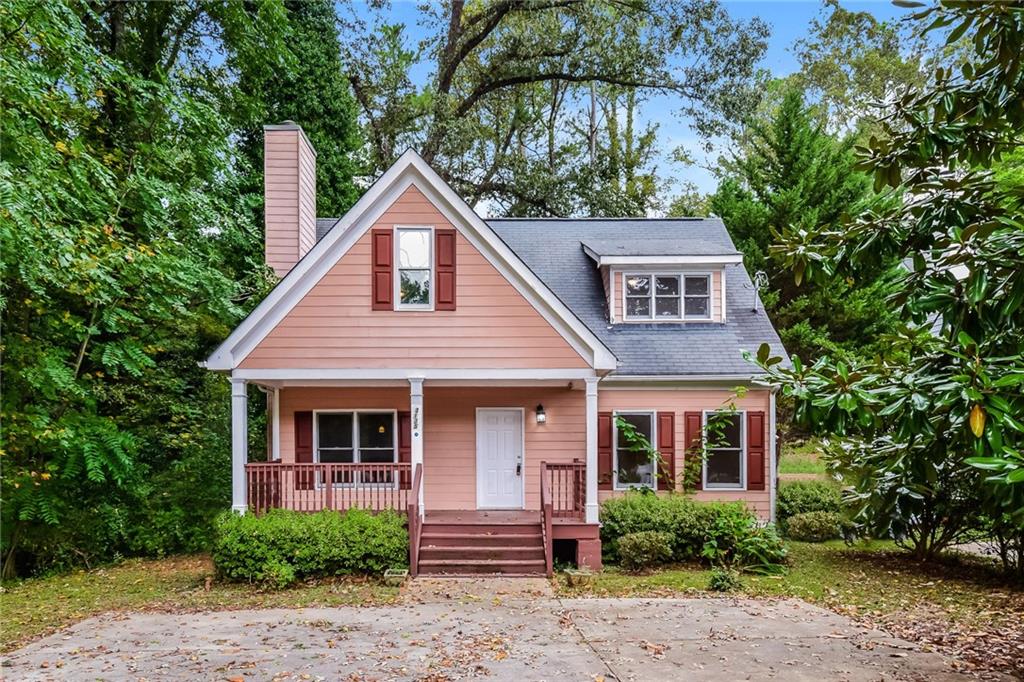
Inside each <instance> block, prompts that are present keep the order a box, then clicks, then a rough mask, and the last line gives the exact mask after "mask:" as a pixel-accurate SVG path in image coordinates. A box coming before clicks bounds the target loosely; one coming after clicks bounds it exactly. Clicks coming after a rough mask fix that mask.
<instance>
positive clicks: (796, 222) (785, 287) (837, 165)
mask: <svg viewBox="0 0 1024 682" xmlns="http://www.w3.org/2000/svg"><path fill="white" fill-rule="evenodd" d="M737 146H738V149H739V150H740V151H739V153H738V155H737V156H736V158H734V159H733V160H732V161H727V162H725V167H726V174H725V177H724V179H723V180H722V182H721V183H720V184H719V187H718V189H717V191H716V192H715V194H713V195H712V196H711V197H710V206H711V210H712V212H713V213H715V214H716V215H718V216H721V218H722V220H723V221H724V222H725V225H726V227H727V228H728V230H729V234H730V235H731V236H732V238H733V241H734V242H735V243H736V247H737V248H738V249H739V250H740V251H742V252H743V255H744V264H745V265H746V267H747V270H748V271H749V272H750V274H751V275H753V274H754V273H755V272H757V271H759V270H763V271H764V272H765V273H766V274H767V275H768V279H769V284H770V288H769V290H767V291H763V292H761V295H762V298H763V300H764V304H765V307H766V309H767V310H768V313H769V315H770V317H771V318H772V321H773V323H774V324H775V327H776V329H778V330H779V334H780V336H781V338H782V340H783V342H784V344H785V346H786V348H787V350H789V352H790V353H792V354H795V355H798V356H800V357H808V356H810V355H817V354H819V353H821V352H832V353H836V354H838V355H839V356H841V357H845V356H851V357H861V356H869V355H871V354H873V353H875V352H882V351H883V350H885V349H886V347H887V346H886V344H885V342H884V340H883V337H884V335H885V334H886V333H887V332H889V331H890V330H891V329H892V317H891V316H890V315H887V314H885V313H884V312H883V311H880V310H879V306H878V301H879V300H881V299H884V298H885V297H886V295H887V294H888V292H889V291H890V289H891V286H890V284H889V278H888V277H885V276H882V275H884V272H883V270H882V269H881V268H877V267H876V268H874V269H873V270H872V271H870V272H865V273H863V274H864V275H865V279H864V280H863V283H862V284H860V285H858V286H854V285H853V284H852V283H851V282H850V281H848V280H847V279H844V278H840V277H836V278H833V279H830V280H826V281H820V282H815V283H813V284H807V283H803V282H801V280H800V278H799V277H798V278H797V279H796V280H795V282H794V279H793V278H792V277H791V276H790V273H789V272H788V270H787V269H786V268H785V267H784V263H783V262H781V260H779V259H778V258H777V257H776V256H775V255H773V252H772V251H771V246H772V244H773V243H775V241H776V239H777V237H778V235H779V234H781V233H782V232H783V231H785V230H793V231H797V232H800V233H805V232H811V231H816V230H819V229H822V228H823V227H827V226H830V225H834V224H836V223H837V222H838V221H839V220H841V219H842V217H843V216H844V215H847V214H848V213H849V212H850V211H851V210H856V208H857V207H858V206H859V205H861V204H862V203H863V202H865V201H866V200H867V199H868V196H869V192H870V181H869V180H868V178H867V176H865V175H864V174H862V173H859V172H856V171H854V163H855V159H854V156H853V139H852V138H846V139H837V138H835V137H833V136H832V135H830V134H829V133H828V132H826V131H825V130H824V128H823V127H822V124H821V123H819V122H817V115H816V113H815V111H814V110H813V108H811V107H808V106H807V105H806V104H805V103H804V99H803V96H802V94H801V93H800V91H799V90H796V89H794V88H792V87H789V88H786V89H784V90H783V91H782V94H781V99H780V102H779V104H778V107H777V108H776V109H775V110H773V111H770V112H767V113H766V114H765V118H764V119H754V120H753V121H751V122H750V123H749V125H748V126H747V127H746V129H745V130H744V131H743V135H742V137H741V138H740V140H739V141H738V145H737ZM801 285H803V286H801Z"/></svg>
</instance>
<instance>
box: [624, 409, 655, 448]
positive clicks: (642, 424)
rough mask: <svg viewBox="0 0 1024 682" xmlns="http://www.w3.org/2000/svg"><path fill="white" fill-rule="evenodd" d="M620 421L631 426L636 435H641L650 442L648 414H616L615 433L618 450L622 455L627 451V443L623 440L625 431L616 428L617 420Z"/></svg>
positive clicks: (649, 418)
mask: <svg viewBox="0 0 1024 682" xmlns="http://www.w3.org/2000/svg"><path fill="white" fill-rule="evenodd" d="M619 419H621V420H623V421H625V422H627V423H629V424H632V425H633V428H635V429H636V430H637V432H638V433H640V434H642V435H643V436H644V438H646V439H647V440H648V442H649V441H650V440H651V436H652V434H651V415H649V414H617V415H615V420H616V429H615V430H616V431H617V432H618V450H619V452H620V453H622V452H623V451H625V450H628V449H629V443H628V442H627V441H626V438H625V431H624V430H623V429H620V428H618V420H619Z"/></svg>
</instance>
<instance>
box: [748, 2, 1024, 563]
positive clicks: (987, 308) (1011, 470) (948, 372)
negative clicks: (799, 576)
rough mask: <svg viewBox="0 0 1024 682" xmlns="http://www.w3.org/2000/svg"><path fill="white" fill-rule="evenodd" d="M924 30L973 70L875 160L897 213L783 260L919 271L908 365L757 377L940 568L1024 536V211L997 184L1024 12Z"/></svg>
mask: <svg viewBox="0 0 1024 682" xmlns="http://www.w3.org/2000/svg"><path fill="white" fill-rule="evenodd" d="M913 19H914V21H917V22H921V23H928V24H929V27H930V28H931V29H935V30H938V29H946V30H948V31H949V34H948V36H947V41H948V43H950V44H952V43H955V42H956V41H958V40H959V39H960V38H961V37H962V36H970V38H969V39H968V41H967V42H968V45H967V48H966V52H965V54H966V55H967V56H968V57H969V59H967V60H965V61H963V62H962V63H958V64H943V65H942V66H939V67H938V68H936V70H935V72H934V75H933V77H932V78H931V82H930V83H929V85H928V86H927V87H922V88H920V89H917V90H914V91H912V92H909V93H908V94H906V95H905V96H904V97H902V98H900V99H899V100H898V101H896V102H895V103H894V104H893V106H892V107H891V108H890V110H889V111H888V112H887V113H886V115H885V117H884V118H882V119H881V121H880V122H879V123H880V129H881V132H880V134H879V135H878V136H876V137H872V138H871V140H870V141H869V142H868V144H867V145H866V146H865V147H863V148H862V149H860V150H859V151H860V154H861V162H860V167H861V168H863V169H864V170H866V171H869V172H870V173H872V175H873V176H874V182H875V189H876V191H879V192H883V193H884V194H885V195H886V198H887V199H888V200H886V201H883V202H881V203H879V204H877V205H874V206H871V207H869V208H867V209H865V210H863V211H861V212H860V214H859V215H858V216H857V217H856V218H855V219H853V220H850V221H848V222H846V223H845V224H840V225H836V226H828V225H822V226H820V227H819V228H818V229H816V230H805V229H800V228H798V227H796V226H794V227H792V228H787V229H785V230H783V231H782V233H781V234H780V244H779V246H778V249H777V253H778V254H779V256H780V257H781V258H782V260H783V262H784V263H785V264H786V266H787V267H788V268H790V269H791V270H792V271H793V273H794V276H795V277H796V278H797V279H800V278H804V279H807V278H816V279H822V278H824V279H831V278H833V277H835V276H836V275H846V274H849V275H850V276H853V277H856V276H857V275H856V273H857V272H859V271H861V270H862V269H863V268H865V267H869V268H870V267H876V266H878V264H879V263H884V262H890V261H892V260H898V261H901V262H905V263H906V269H905V271H904V272H903V274H902V275H901V276H900V277H898V278H897V280H896V282H895V289H894V292H893V295H892V296H891V297H890V301H891V306H892V308H893V310H894V312H895V313H896V314H897V315H898V316H899V318H900V321H901V328H900V330H899V333H898V334H897V335H894V337H893V338H892V339H891V340H890V343H891V344H893V345H894V347H895V348H897V349H898V350H899V353H898V354H895V355H893V354H890V355H889V356H888V357H887V358H863V359H861V360H860V361H854V362H848V361H844V360H842V359H838V358H834V357H831V356H828V355H826V356H823V357H821V358H820V359H818V360H817V361H816V362H815V363H814V364H812V365H810V366H807V365H804V364H803V363H800V362H794V363H793V367H792V368H788V367H784V366H782V365H779V364H777V363H773V362H772V361H771V359H770V358H769V357H768V355H769V352H768V349H767V348H765V349H763V350H762V351H759V353H758V358H757V359H758V361H759V362H760V363H761V364H762V366H763V367H764V368H765V369H766V370H767V371H768V373H769V376H770V380H771V381H772V382H773V383H774V384H776V385H777V386H780V387H781V388H782V392H783V395H784V396H788V397H792V398H793V399H794V400H795V402H796V416H797V418H798V419H799V420H800V421H801V422H802V423H803V424H805V425H807V426H809V427H811V428H813V429H816V430H817V431H819V432H824V433H828V432H831V433H833V434H838V435H839V436H840V439H839V440H838V441H837V442H836V443H835V444H834V446H833V447H832V448H831V449H830V452H829V456H830V458H831V459H832V460H833V463H834V465H835V467H836V468H837V470H838V472H839V473H840V474H841V475H842V476H843V477H844V481H845V482H848V483H849V484H850V486H851V502H852V503H853V504H854V505H855V507H856V513H855V516H854V520H855V521H857V522H858V523H860V524H861V525H862V526H865V527H866V528H867V529H868V530H869V531H870V532H873V533H876V534H877V533H880V534H884V535H890V536H892V537H894V538H896V539H897V540H898V541H900V542H903V543H907V544H909V545H911V546H912V547H913V548H914V551H915V554H916V555H917V556H918V557H919V558H922V559H930V558H933V557H934V556H935V555H936V554H937V553H938V552H939V551H941V550H942V549H943V548H945V547H947V546H948V545H950V544H952V543H954V542H956V541H958V540H959V539H961V538H964V537H965V536H967V535H969V533H970V531H971V529H972V528H975V527H977V526H978V524H979V523H981V522H982V520H983V518H985V517H988V518H1001V517H1002V515H1003V514H1008V515H1009V516H1010V518H1011V519H1012V522H1013V523H1018V524H1019V523H1021V522H1022V520H1024V455H1022V454H1021V453H1022V451H1024V423H1022V422H1021V420H1020V418H1019V417H1020V415H1021V414H1022V413H1024V392H1022V391H1021V387H1022V386H1024V354H1022V353H1021V343H1020V339H1021V338H1024V307H1022V304H1024V278H1022V277H1021V276H1020V273H1021V272H1022V271H1024V222H1022V219H1021V216H1024V205H1022V198H1024V195H1022V193H1021V191H1020V188H1019V187H1008V186H1007V185H1006V184H1004V183H1003V182H997V181H996V180H995V179H994V178H993V176H992V174H991V172H990V171H989V170H988V169H989V168H990V167H992V166H993V165H995V166H997V167H998V166H999V165H1000V164H1002V163H1003V159H1006V158H1010V157H1011V156H1012V153H1013V152H1015V151H1016V150H1019V149H1020V148H1021V146H1022V142H1024V141H1022V135H1021V131H1022V130H1024V105H1022V103H1024V66H1022V64H1021V62H1020V60H1019V59H1018V55H1019V54H1020V53H1021V52H1022V50H1024V12H1022V11H1021V9H1020V7H1019V3H1009V4H1003V3H960V2H941V3H939V4H938V5H936V6H934V7H931V8H929V9H926V10H923V11H921V12H919V13H917V14H916V15H914V17H913ZM901 197H905V198H906V199H904V200H897V199H899V198H901Z"/></svg>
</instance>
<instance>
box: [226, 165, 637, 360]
mask: <svg viewBox="0 0 1024 682" xmlns="http://www.w3.org/2000/svg"><path fill="white" fill-rule="evenodd" d="M411 185H415V186H416V188H417V189H419V191H420V192H422V193H423V194H424V195H425V196H426V197H427V198H428V199H429V200H430V201H431V203H433V204H434V206H435V207H436V208H437V209H438V210H439V211H440V212H441V213H443V214H444V215H445V217H446V218H448V220H449V221H450V222H451V224H452V225H454V226H455V227H456V228H457V229H459V230H460V232H462V233H463V235H464V236H465V237H466V238H467V239H468V240H469V241H470V243H471V244H473V246H474V247H475V248H476V249H477V250H478V251H480V253H481V254H482V255H483V256H484V257H485V258H487V259H488V260H489V261H491V263H492V264H493V265H495V267H497V269H498V270H499V272H501V273H502V274H503V275H504V276H505V277H506V279H508V281H509V283H510V284H512V286H513V287H515V288H516V289H517V290H518V291H519V293H520V294H522V295H523V296H524V297H525V298H526V299H527V301H529V302H530V303H531V304H532V305H533V307H534V308H535V309H536V310H537V311H538V312H539V313H540V314H541V315H542V316H543V317H544V318H545V319H546V320H547V321H548V322H549V323H550V324H551V325H552V327H554V329H555V330H556V331H557V332H559V334H561V335H562V336H563V338H565V339H566V341H568V342H569V344H570V345H571V346H572V347H573V348H575V349H576V350H577V352H579V353H580V355H581V356H582V357H583V358H584V359H585V360H586V361H587V362H588V363H589V364H590V365H591V367H593V368H594V369H597V370H610V369H614V368H615V367H616V364H617V361H616V358H615V356H614V354H613V353H612V352H611V351H610V350H609V349H608V347H607V346H605V345H604V343H603V342H602V341H601V340H600V339H599V338H598V337H597V335H596V334H594V332H593V330H591V329H590V328H589V327H588V326H587V325H586V324H584V323H583V322H582V320H581V319H580V318H579V317H578V316H577V315H575V314H574V313H573V311H572V310H571V309H570V308H569V307H568V306H566V304H565V303H564V302H563V301H562V300H561V299H560V298H559V297H558V295H557V294H556V293H555V292H553V291H552V290H551V289H549V288H548V286H547V285H546V284H545V283H544V282H543V281H541V280H540V278H538V277H537V275H536V274H535V273H533V271H531V270H530V268H528V267H527V266H526V264H525V263H523V261H522V260H521V259H520V258H519V257H518V256H517V255H516V254H515V253H514V252H513V251H512V250H511V249H510V248H509V247H508V245H507V244H506V243H505V242H504V241H502V240H501V238H499V237H498V235H497V234H495V232H494V231H493V230H492V229H491V228H490V226H488V224H487V223H485V222H484V221H483V220H482V219H481V218H480V217H479V216H478V215H477V214H476V213H475V212H473V210H472V209H471V208H470V207H469V206H468V205H467V204H466V202H464V201H463V200H462V199H461V198H460V197H459V196H458V195H457V194H456V193H455V192H454V191H453V190H452V189H451V188H450V187H449V186H448V185H447V184H446V183H445V182H444V180H442V179H441V178H440V176H438V175H437V173H435V172H434V171H433V169H431V168H430V166H428V165H427V163H426V162H425V161H424V160H423V159H422V158H421V157H420V156H419V154H417V153H415V152H414V151H412V150H409V151H406V152H405V153H404V154H402V156H401V157H400V158H399V159H398V160H397V161H396V162H395V163H394V164H392V166H391V167H390V168H389V169H388V170H387V171H386V172H385V173H384V174H383V175H382V176H381V177H380V178H379V179H378V180H377V181H376V182H375V183H374V184H373V186H371V187H370V189H369V190H368V191H367V192H366V193H365V194H364V195H363V196H362V197H361V198H360V199H359V201H357V202H356V204H355V205H354V206H353V207H352V208H351V209H349V211H348V213H346V214H345V216H344V217H342V218H341V219H339V220H337V221H336V222H334V224H333V225H332V226H331V227H329V228H328V227H327V222H328V221H329V220H330V219H323V220H322V222H321V220H320V219H318V220H317V236H318V237H320V229H321V225H323V227H324V228H326V233H325V234H324V235H323V238H320V239H318V241H317V243H316V244H315V245H314V246H313V248H312V249H310V251H309V253H307V254H306V255H305V256H304V257H303V258H302V259H301V260H300V261H299V262H298V263H296V264H295V266H294V267H293V268H292V269H291V270H290V271H289V272H288V274H287V275H285V276H284V278H283V279H282V280H281V281H280V282H278V284H277V286H275V287H274V289H273V290H272V291H271V292H270V294H268V295H267V297H266V298H265V299H263V301H261V302H260V304H259V305H257V306H256V308H255V309H254V310H253V311H252V312H251V313H250V314H249V315H248V316H247V317H246V318H245V319H244V320H242V322H241V323H240V324H239V325H238V326H237V327H236V328H235V329H234V331H232V332H231V334H230V335H229V336H228V338H227V339H225V340H224V342H223V343H222V344H221V345H220V346H219V347H218V348H217V349H216V350H215V351H214V352H213V353H212V354H211V355H210V357H209V358H208V359H207V361H206V366H207V368H209V369H215V370H233V369H235V368H236V367H237V366H238V364H239V363H240V362H241V361H242V360H243V359H245V357H246V356H247V355H248V354H249V353H250V352H251V351H252V349H253V348H255V347H256V345H258V344H259V342H260V341H262V340H263V339H264V338H265V337H266V335H267V334H269V333H270V331H271V330H272V329H274V327H275V326H277V324H278V323H279V322H280V321H281V320H282V319H284V317H285V315H287V314H288V312H289V311H290V310H291V309H292V308H293V307H294V306H295V305H296V304H297V303H298V302H299V301H300V300H302V298H303V297H304V296H305V295H306V294H307V293H308V292H309V291H310V290H311V289H312V288H313V287H314V286H315V285H316V283H317V282H319V281H320V279H321V278H322V277H323V276H324V275H325V274H326V273H327V272H328V271H329V270H330V269H331V268H332V267H333V266H334V265H335V263H337V262H338V260H340V259H341V257H342V256H343V255H344V254H345V253H346V252H347V251H348V249H349V248H351V247H352V245H353V244H355V242H356V241H358V239H359V238H360V237H361V236H362V235H363V234H364V233H365V232H366V231H367V230H368V229H369V228H370V226H371V225H373V224H374V223H375V222H376V220H377V219H378V218H379V217H380V215H381V214H382V213H383V212H384V211H385V210H387V208H388V207H389V206H391V204H392V203H394V201H395V200H396V199H397V198H398V197H399V196H400V195H401V194H402V193H403V192H404V191H405V190H406V189H408V188H409V187H410V186H411Z"/></svg>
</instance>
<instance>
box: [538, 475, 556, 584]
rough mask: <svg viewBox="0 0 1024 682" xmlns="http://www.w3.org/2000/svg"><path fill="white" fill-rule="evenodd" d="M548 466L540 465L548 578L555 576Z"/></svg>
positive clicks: (541, 507)
mask: <svg viewBox="0 0 1024 682" xmlns="http://www.w3.org/2000/svg"><path fill="white" fill-rule="evenodd" d="M547 471H548V465H547V464H546V463H545V462H541V463H540V514H541V534H542V535H543V537H542V540H543V542H544V573H545V575H547V577H549V578H550V577H551V576H552V575H554V570H553V569H554V566H553V563H554V561H553V560H554V557H553V556H552V555H553V554H554V550H555V548H554V546H553V543H554V537H553V536H552V534H551V521H552V515H553V512H554V509H553V505H552V502H551V481H550V480H548V476H547Z"/></svg>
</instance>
